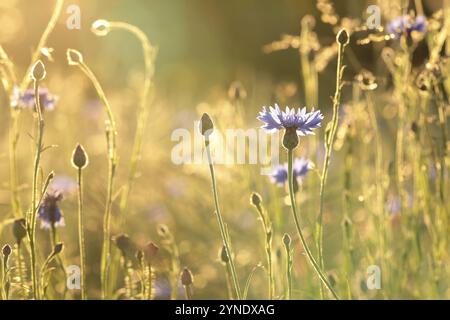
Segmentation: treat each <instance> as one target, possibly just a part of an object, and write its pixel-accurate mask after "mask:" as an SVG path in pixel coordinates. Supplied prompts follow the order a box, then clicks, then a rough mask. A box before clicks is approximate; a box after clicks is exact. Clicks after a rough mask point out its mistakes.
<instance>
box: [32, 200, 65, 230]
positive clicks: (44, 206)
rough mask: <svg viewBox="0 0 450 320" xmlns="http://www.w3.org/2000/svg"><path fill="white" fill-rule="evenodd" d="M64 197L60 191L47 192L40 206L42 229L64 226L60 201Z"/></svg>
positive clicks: (39, 214)
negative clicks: (59, 205)
mask: <svg viewBox="0 0 450 320" xmlns="http://www.w3.org/2000/svg"><path fill="white" fill-rule="evenodd" d="M62 198H63V196H62V193H60V192H47V193H46V194H45V196H44V199H43V200H42V203H41V205H40V207H39V211H38V217H39V219H40V220H41V228H42V229H50V228H52V227H62V226H64V225H65V223H64V217H63V214H62V211H61V209H60V208H59V207H58V202H59V201H61V200H62Z"/></svg>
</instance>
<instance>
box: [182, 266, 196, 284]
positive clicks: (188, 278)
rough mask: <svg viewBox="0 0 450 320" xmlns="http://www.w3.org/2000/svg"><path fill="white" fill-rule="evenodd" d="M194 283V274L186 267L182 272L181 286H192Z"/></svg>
mask: <svg viewBox="0 0 450 320" xmlns="http://www.w3.org/2000/svg"><path fill="white" fill-rule="evenodd" d="M192 283H194V277H193V276H192V272H191V270H189V269H188V268H186V267H184V268H183V271H182V272H181V284H182V285H183V286H190V285H191V284H192Z"/></svg>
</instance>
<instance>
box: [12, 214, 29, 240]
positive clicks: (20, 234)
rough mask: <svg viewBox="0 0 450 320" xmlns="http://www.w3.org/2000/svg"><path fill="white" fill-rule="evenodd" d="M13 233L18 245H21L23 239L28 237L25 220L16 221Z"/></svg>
mask: <svg viewBox="0 0 450 320" xmlns="http://www.w3.org/2000/svg"><path fill="white" fill-rule="evenodd" d="M12 233H13V236H14V238H15V239H16V242H17V243H21V242H22V239H23V238H25V237H26V236H27V230H26V226H25V219H16V220H14V222H13V229H12Z"/></svg>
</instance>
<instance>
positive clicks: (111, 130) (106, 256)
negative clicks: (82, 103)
mask: <svg viewBox="0 0 450 320" xmlns="http://www.w3.org/2000/svg"><path fill="white" fill-rule="evenodd" d="M67 60H68V63H69V65H72V66H77V67H79V68H80V70H81V71H83V73H84V74H85V75H86V76H87V77H88V78H89V80H90V81H91V82H92V84H93V86H94V88H95V90H96V91H97V95H98V96H99V98H100V99H101V101H102V102H103V104H104V106H105V110H106V114H107V116H108V120H107V121H106V142H107V147H108V150H107V155H108V187H107V188H108V191H107V196H106V205H105V213H104V216H103V247H102V258H101V271H100V277H101V289H102V290H101V291H102V298H103V299H106V298H107V297H108V294H109V290H108V279H109V278H108V275H109V264H110V255H111V243H110V241H111V210H112V203H113V191H114V180H115V175H116V166H117V147H116V136H117V130H116V122H115V120H114V114H113V112H112V109H111V106H110V104H109V101H108V99H107V98H106V94H105V92H104V91H103V88H102V86H101V85H100V82H99V81H98V80H97V77H96V76H95V74H94V73H93V72H92V70H91V69H90V68H89V67H88V66H87V65H86V64H85V63H84V61H83V56H82V55H81V53H80V52H78V51H76V50H73V49H68V50H67Z"/></svg>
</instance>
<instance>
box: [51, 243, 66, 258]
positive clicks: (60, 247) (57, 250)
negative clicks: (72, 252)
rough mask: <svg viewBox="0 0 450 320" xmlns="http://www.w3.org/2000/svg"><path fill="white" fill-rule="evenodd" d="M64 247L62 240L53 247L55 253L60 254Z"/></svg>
mask: <svg viewBox="0 0 450 320" xmlns="http://www.w3.org/2000/svg"><path fill="white" fill-rule="evenodd" d="M63 248H64V245H63V244H62V242H60V243H57V244H55V247H54V248H53V255H57V254H60V253H61V251H62V250H63Z"/></svg>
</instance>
